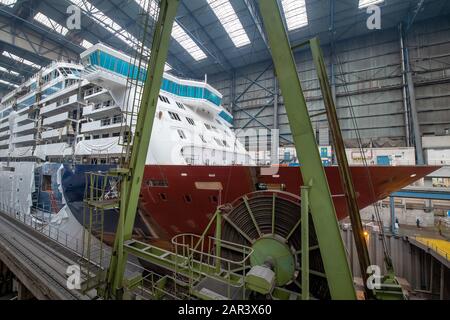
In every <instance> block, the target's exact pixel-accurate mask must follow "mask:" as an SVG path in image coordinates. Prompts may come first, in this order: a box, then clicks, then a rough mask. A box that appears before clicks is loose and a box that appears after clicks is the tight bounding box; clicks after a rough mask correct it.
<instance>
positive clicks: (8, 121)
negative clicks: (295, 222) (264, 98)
mask: <svg viewBox="0 0 450 320" xmlns="http://www.w3.org/2000/svg"><path fill="white" fill-rule="evenodd" d="M81 58H82V64H75V63H67V62H55V63H53V64H52V65H51V66H49V67H48V68H45V69H44V70H42V71H41V72H39V73H38V74H36V75H35V76H34V77H33V78H32V79H30V80H28V81H27V82H25V83H24V84H22V85H21V86H20V87H18V88H16V89H15V90H14V91H12V92H11V93H10V94H8V95H6V96H5V97H4V98H3V99H2V106H1V110H0V119H1V120H0V158H1V159H2V160H3V161H11V160H15V161H21V160H27V161H36V160H37V161H51V162H70V161H75V162H78V163H87V164H103V163H117V162H118V161H119V159H120V156H121V153H122V150H123V149H122V146H121V145H120V144H119V142H121V141H122V142H123V139H124V137H123V136H124V134H125V133H126V132H127V131H129V130H130V128H127V127H126V126H127V125H129V123H127V122H126V121H124V112H126V111H127V110H130V108H131V106H132V105H133V104H136V102H135V101H138V100H139V99H138V98H139V92H138V97H135V96H133V93H134V92H135V90H136V87H133V86H130V83H135V84H140V85H142V83H143V80H145V77H146V72H147V71H146V70H145V68H143V67H142V68H140V69H139V73H137V72H136V76H137V74H139V79H134V80H135V81H134V82H130V81H129V80H130V78H131V79H132V78H133V76H134V75H133V73H134V72H135V71H136V70H137V69H138V68H137V67H136V66H134V65H133V64H131V63H130V61H131V58H130V57H128V56H126V55H124V54H122V53H120V52H118V51H116V50H113V49H111V48H109V47H107V46H105V45H102V44H97V45H94V46H92V47H91V48H90V49H89V50H87V51H85V52H84V53H83V54H82V55H81ZM132 80H133V79H132ZM138 89H139V88H138ZM221 99H222V96H221V94H220V93H219V92H218V91H217V90H215V89H214V88H212V87H211V86H210V85H209V84H207V83H206V81H194V80H185V79H180V78H177V77H175V76H173V75H170V74H167V73H165V74H164V78H163V83H162V87H161V92H160V95H159V101H158V104H157V112H156V117H155V120H154V126H153V134H152V140H151V142H150V148H149V153H148V155H147V164H179V165H184V164H193V165H194V164H195V165H230V164H248V163H249V162H250V158H249V156H248V153H247V151H246V150H245V148H244V146H243V145H242V144H241V143H240V142H239V141H238V140H237V138H236V136H235V135H234V133H233V132H232V130H231V122H232V116H231V115H230V113H229V112H227V111H226V110H225V109H224V108H223V107H222V106H221ZM135 112H136V113H137V110H136V111H135ZM131 130H133V128H131Z"/></svg>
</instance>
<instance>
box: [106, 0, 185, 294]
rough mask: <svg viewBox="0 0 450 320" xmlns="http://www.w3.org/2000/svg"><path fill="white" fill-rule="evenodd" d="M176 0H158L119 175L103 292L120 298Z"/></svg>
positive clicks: (177, 0)
mask: <svg viewBox="0 0 450 320" xmlns="http://www.w3.org/2000/svg"><path fill="white" fill-rule="evenodd" d="M179 2H180V0H161V2H160V8H159V9H160V10H159V14H158V21H157V23H156V26H155V29H154V36H153V40H152V47H151V52H152V53H151V56H150V61H149V63H148V67H147V71H148V74H151V75H152V77H149V78H147V80H146V82H145V85H144V90H143V94H142V100H141V104H140V107H139V113H138V117H137V124H136V130H135V134H134V139H133V145H132V150H131V156H130V162H129V166H128V170H129V171H128V173H126V171H124V172H125V174H124V175H123V178H122V179H123V182H122V190H121V199H120V218H119V225H118V228H117V233H116V238H115V242H114V250H113V254H112V258H111V264H110V268H109V271H108V284H109V288H108V290H107V295H109V296H110V297H114V298H121V294H122V289H123V287H122V286H123V277H124V272H125V266H126V263H127V255H126V252H124V243H125V241H127V240H130V239H131V237H132V233H133V226H134V222H135V220H136V212H137V206H138V200H139V194H140V190H141V185H142V179H143V175H144V167H145V161H146V158H147V151H148V148H149V143H150V138H151V133H152V128H153V121H154V119H155V114H156V105H157V102H158V95H159V91H160V88H161V83H162V76H163V73H164V65H165V62H166V59H167V54H168V52H169V45H170V39H171V32H172V27H173V22H174V20H175V15H176V13H177V9H178V5H179Z"/></svg>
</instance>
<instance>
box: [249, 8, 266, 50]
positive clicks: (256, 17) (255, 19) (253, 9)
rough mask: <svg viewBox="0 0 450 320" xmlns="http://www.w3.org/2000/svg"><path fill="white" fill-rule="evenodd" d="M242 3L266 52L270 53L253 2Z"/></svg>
mask: <svg viewBox="0 0 450 320" xmlns="http://www.w3.org/2000/svg"><path fill="white" fill-rule="evenodd" d="M244 3H245V6H246V7H247V9H248V12H249V13H250V16H251V17H252V20H253V23H254V24H255V26H256V29H257V30H258V33H259V35H260V36H261V40H262V41H263V42H264V44H265V45H266V48H267V51H269V53H270V47H269V42H268V40H267V37H266V34H265V32H264V29H263V24H262V21H261V17H260V15H259V12H258V10H257V8H256V3H255V0H244Z"/></svg>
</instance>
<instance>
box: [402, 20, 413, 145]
mask: <svg viewBox="0 0 450 320" xmlns="http://www.w3.org/2000/svg"><path fill="white" fill-rule="evenodd" d="M399 34H400V57H401V67H402V94H403V112H404V118H405V140H406V146H407V147H410V146H411V132H410V129H411V128H410V125H409V108H408V92H407V83H406V59H405V41H404V37H403V25H402V24H400V26H399Z"/></svg>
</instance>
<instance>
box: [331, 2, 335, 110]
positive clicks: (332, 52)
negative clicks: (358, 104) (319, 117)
mask: <svg viewBox="0 0 450 320" xmlns="http://www.w3.org/2000/svg"><path fill="white" fill-rule="evenodd" d="M335 1H336V0H330V39H331V42H330V73H331V95H332V97H333V101H334V104H335V105H336V107H337V100H336V74H335V72H336V70H335V61H334V56H335V54H336V48H335V42H334V11H335Z"/></svg>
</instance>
